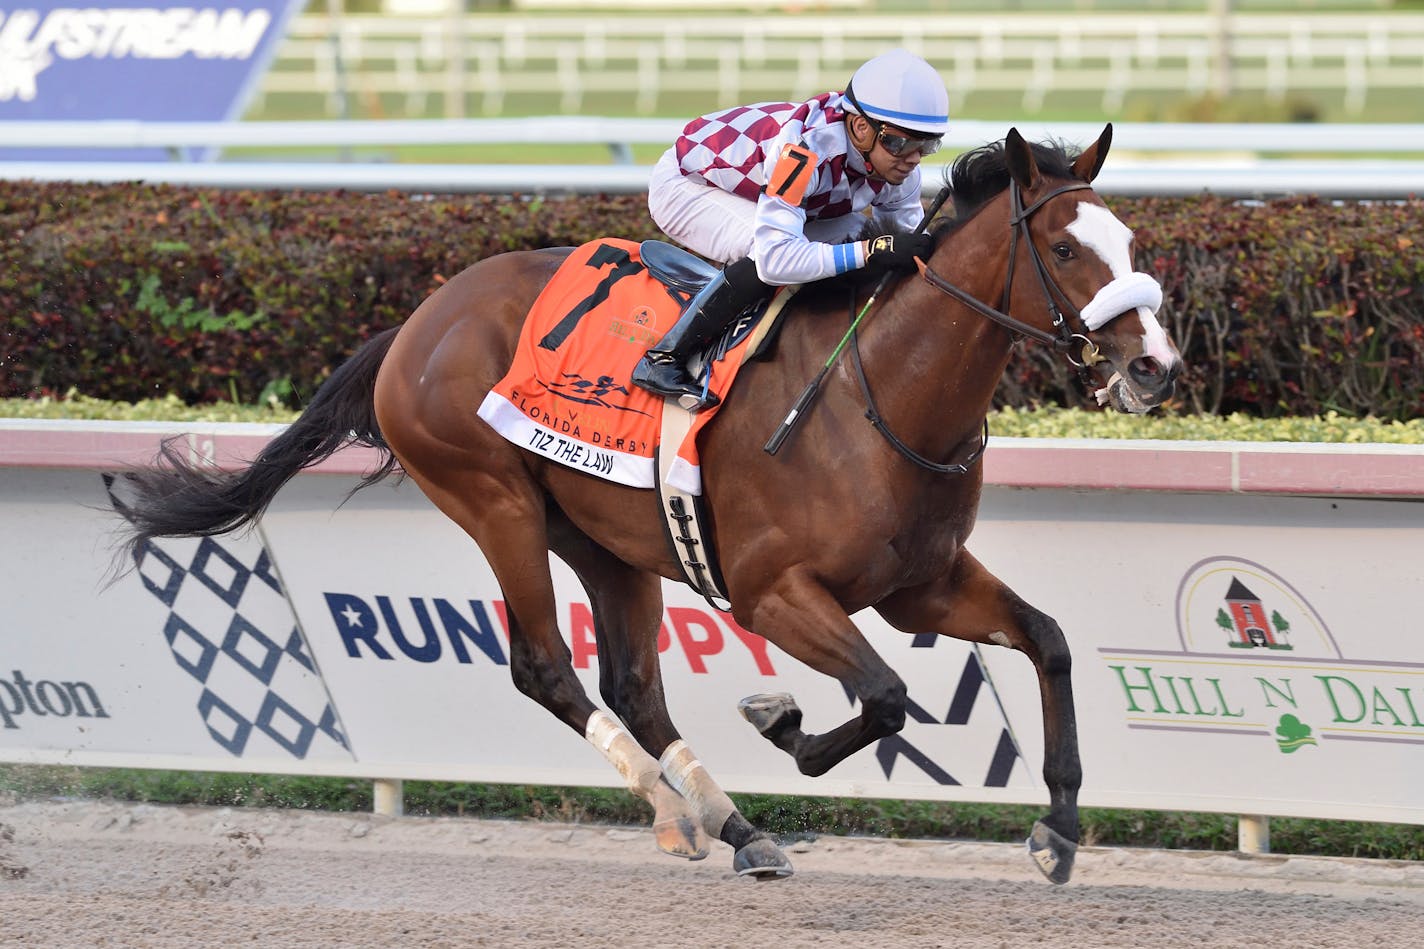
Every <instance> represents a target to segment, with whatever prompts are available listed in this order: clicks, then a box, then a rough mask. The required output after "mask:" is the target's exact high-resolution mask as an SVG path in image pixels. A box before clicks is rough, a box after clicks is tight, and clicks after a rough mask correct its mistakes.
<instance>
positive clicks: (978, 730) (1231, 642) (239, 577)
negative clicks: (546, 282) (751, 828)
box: [0, 421, 1424, 823]
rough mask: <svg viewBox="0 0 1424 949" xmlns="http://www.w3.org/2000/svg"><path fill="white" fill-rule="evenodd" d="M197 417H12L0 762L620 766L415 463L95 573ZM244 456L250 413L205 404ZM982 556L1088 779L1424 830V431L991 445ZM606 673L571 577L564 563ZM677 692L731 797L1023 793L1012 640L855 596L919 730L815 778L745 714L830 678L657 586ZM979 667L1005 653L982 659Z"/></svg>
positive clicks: (351, 474) (1029, 744)
mask: <svg viewBox="0 0 1424 949" xmlns="http://www.w3.org/2000/svg"><path fill="white" fill-rule="evenodd" d="M184 430H185V429H184V427H182V426H176V427H175V426H172V425H132V424H130V425H125V424H119V423H63V422H23V421H11V422H0V531H3V543H0V584H3V590H4V600H3V602H4V604H5V607H4V609H3V610H0V760H3V761H12V762H50V763H68V764H78V765H114V766H130V767H160V768H188V769H198V770H231V771H244V772H288V773H302V774H339V775H351V776H359V777H367V778H431V779H439V780H470V781H495V782H516V783H553V784H587V785H608V786H617V785H618V784H619V780H618V777H617V775H616V774H615V773H614V772H613V771H612V769H611V768H609V767H608V766H607V765H606V764H605V763H604V762H603V760H602V758H601V757H600V756H599V755H598V754H597V753H596V752H594V751H593V750H592V749H591V748H590V747H589V746H588V745H587V744H586V743H585V742H584V741H583V740H582V739H581V737H580V736H578V735H576V734H574V733H573V732H572V731H570V730H568V729H566V728H565V727H564V726H563V725H561V724H559V723H557V722H555V721H554V720H553V718H552V717H550V716H549V715H548V714H547V713H545V712H544V711H543V710H542V709H540V708H538V707H537V706H536V705H534V704H533V703H532V702H530V701H529V700H528V699H526V698H524V697H523V696H521V695H519V694H518V693H517V692H516V690H515V689H514V688H513V686H512V685H511V684H510V681H509V671H508V668H507V657H508V644H507V638H506V631H505V629H506V627H505V613H504V604H503V600H502V597H501V594H500V591H499V588H498V586H497V584H496V583H495V582H494V579H493V577H492V575H491V573H490V571H489V569H488V567H487V566H486V565H485V563H484V561H483V559H482V558H481V557H480V555H479V552H478V550H477V549H476V548H475V547H474V546H473V544H471V543H470V542H469V541H468V540H467V539H466V538H465V537H464V535H463V534H462V533H460V531H459V530H458V529H457V528H455V527H454V526H453V524H451V523H450V522H448V521H447V520H446V519H445V518H444V517H443V516H442V515H440V514H439V513H438V512H436V511H435V510H434V509H433V508H432V507H431V506H430V505H429V504H428V502H426V501H425V499H424V498H423V497H422V496H421V495H420V493H419V492H418V490H417V489H415V488H414V486H413V485H410V484H404V485H395V484H394V483H387V484H383V485H380V486H377V487H375V488H372V489H369V490H366V491H363V492H361V493H359V494H357V495H356V496H355V497H354V498H352V499H351V500H350V501H349V502H347V503H345V504H344V505H341V501H342V499H343V498H344V496H345V494H346V492H347V491H348V490H349V489H350V488H351V487H352V486H353V485H354V483H355V476H356V473H358V472H360V471H362V470H364V469H365V467H366V466H367V465H368V464H369V462H370V460H371V457H372V456H371V455H369V454H367V453H365V452H363V451H361V450H355V449H352V450H347V451H345V452H343V453H340V454H338V455H337V456H336V457H335V458H333V459H332V460H331V461H330V462H328V463H327V464H326V465H324V466H323V467H322V468H321V469H318V471H317V472H316V473H312V474H306V475H303V476H301V477H299V478H297V479H296V480H295V481H294V482H293V483H292V484H291V485H289V486H288V487H287V488H286V489H285V490H284V491H283V492H282V493H281V494H280V495H279V497H278V498H277V501H276V502H275V504H274V505H273V508H272V510H271V512H270V513H269V514H268V516H267V517H266V518H265V519H264V520H263V522H262V524H261V527H260V528H259V529H258V530H257V531H255V532H251V533H249V534H246V535H241V536H236V537H234V536H227V537H220V538H213V539H206V540H161V541H158V542H157V543H155V544H154V545H153V547H152V549H151V550H149V552H148V554H147V556H146V557H145V558H144V561H143V565H142V567H141V569H140V570H138V571H131V572H129V573H128V574H127V575H125V576H122V577H120V578H119V579H118V580H117V581H116V582H114V583H113V584H112V585H106V579H107V577H106V571H107V570H108V569H109V567H110V563H111V557H112V551H111V546H110V544H111V536H110V534H111V531H112V530H113V527H114V523H115V522H114V516H113V515H112V514H110V513H108V507H109V497H108V493H107V492H108V488H107V481H106V478H105V477H104V475H103V472H105V471H113V470H116V469H117V468H119V467H121V466H122V465H123V464H126V463H132V462H140V461H146V460H148V459H149V458H151V457H152V455H153V453H154V450H155V447H156V445H157V441H158V439H159V438H160V437H161V436H162V435H163V434H164V433H170V434H171V433H173V432H176V431H184ZM189 430H193V431H196V432H197V434H195V435H193V436H190V437H189V438H188V441H187V444H188V446H189V448H190V450H191V451H192V452H193V453H194V454H195V455H198V456H201V457H205V458H208V459H212V460H214V461H215V462H216V463H218V464H229V463H231V461H232V459H234V458H241V457H251V456H252V455H253V454H255V452H256V451H257V449H258V448H259V447H260V446H261V444H262V443H263V441H264V440H265V439H266V438H267V437H268V436H269V435H270V433H271V431H272V429H271V428H269V427H265V426H242V425H203V426H196V427H189ZM985 464H986V480H987V482H988V485H989V486H988V487H987V489H986V491H985V495H984V502H983V505H982V508H981V512H980V519H979V526H978V528H977V530H976V532H975V535H974V539H973V542H972V544H971V547H972V549H973V550H974V551H975V553H976V555H977V556H978V557H979V558H980V559H981V560H983V561H984V562H985V563H986V564H988V565H989V566H990V567H991V569H993V570H995V571H996V572H997V573H998V574H999V575H1000V576H1001V577H1003V578H1004V579H1005V580H1006V581H1008V582H1009V583H1010V584H1011V585H1012V586H1013V587H1014V588H1015V589H1016V590H1017V591H1018V592H1019V593H1020V594H1021V595H1023V596H1024V597H1025V598H1027V599H1028V600H1030V601H1031V602H1033V603H1035V604H1036V605H1038V606H1040V607H1042V608H1043V609H1045V610H1047V611H1048V612H1049V613H1051V614H1052V615H1054V616H1055V617H1056V618H1057V619H1058V620H1059V622H1060V623H1061V624H1062V626H1063V628H1064V629H1065V631H1066V632H1067V634H1068V638H1069V641H1070V643H1071V644H1072V646H1073V649H1074V657H1075V664H1074V683H1075V688H1076V694H1077V700H1078V721H1079V730H1080V737H1081V744H1082V754H1083V765H1084V785H1083V795H1082V800H1083V803H1084V804H1086V805H1090V806H1125V807H1141V808H1163V809H1172V810H1208V811H1222V812H1228V813H1249V814H1268V815H1297V816H1318V817H1328V818H1342V819H1346V818H1348V819H1365V820H1383V821H1400V822H1409V823H1424V804H1421V799H1420V797H1419V794H1418V788H1419V786H1420V784H1421V779H1424V755H1422V754H1421V753H1420V745H1422V744H1424V661H1421V650H1420V647H1419V641H1420V629H1419V624H1418V620H1417V614H1418V613H1419V609H1418V608H1419V607H1420V606H1421V605H1422V604H1421V599H1424V582H1421V581H1424V567H1421V565H1420V559H1419V556H1418V552H1419V549H1420V539H1421V528H1424V505H1421V504H1420V503H1419V500H1420V499H1421V498H1424V449H1421V448H1418V447H1397V446H1322V445H1248V444H1227V445H1212V444H1205V443H1170V442H1150V443H1128V442H1097V441H1056V440H1055V441H1041V440H1015V439H996V440H994V442H993V443H992V445H991V447H990V450H989V452H988V454H987V455H986V459H985ZM559 571H560V572H559V575H558V577H559V586H558V596H559V610H560V615H561V619H562V621H563V627H564V632H565V635H566V637H567V638H568V640H569V642H570V648H571V650H572V652H573V656H574V662H575V665H576V667H577V669H578V671H579V674H580V676H581V678H582V679H583V681H584V683H585V686H586V687H587V688H588V689H589V691H590V694H592V695H595V696H596V695H597V657H596V655H595V653H594V648H593V634H592V621H591V617H590V613H589V608H588V604H587V598H586V596H585V595H584V593H583V591H582V590H581V589H580V588H579V586H578V584H577V582H576V581H575V580H574V578H573V576H572V574H571V573H570V572H568V571H566V570H564V569H563V568H562V566H561V565H560V567H559ZM666 593H667V607H666V612H665V616H664V624H663V630H662V633H661V636H660V642H661V645H662V648H663V656H662V658H663V669H664V676H665V679H666V682H667V693H668V697H669V704H670V707H671V710H672V713H673V716H674V719H675V720H676V721H677V722H678V723H679V725H680V727H681V728H682V730H683V732H684V735H685V737H686V738H687V739H688V741H689V743H690V744H691V746H692V747H693V748H694V749H696V751H697V753H698V755H699V757H700V758H701V759H702V760H703V761H704V762H705V763H706V764H707V766H708V767H709V769H710V770H711V771H712V773H713V774H714V775H715V776H717V777H718V778H719V779H720V780H721V781H722V783H723V784H724V786H726V787H727V788H728V789H729V790H734V791H763V792H778V793H808V794H832V795H868V796H886V797H903V798H936V799H948V800H983V801H1002V802H1026V803H1030V802H1032V803H1036V802H1042V801H1045V800H1046V796H1047V795H1046V791H1045V790H1044V789H1043V785H1042V780H1041V778H1040V776H1039V769H1040V765H1041V759H1042V738H1041V726H1040V721H1039V702H1038V692H1037V685H1036V681H1035V678H1034V676H1033V674H1032V669H1031V666H1030V665H1029V663H1028V662H1027V660H1025V659H1024V658H1023V657H1022V656H1020V655H1018V654H1015V653H1011V652H1008V651H1006V650H1002V649H998V648H991V649H988V650H986V651H985V653H984V656H983V658H984V666H983V667H981V666H980V664H979V663H978V662H977V661H976V659H975V655H974V652H973V650H971V649H970V648H969V647H967V646H965V645H963V644H960V643H958V642H951V641H940V640H936V639H935V638H934V637H930V636H910V635H905V634H901V633H896V632H894V631H892V630H890V629H889V627H888V626H886V625H885V624H884V623H882V622H880V621H879V619H878V617H876V616H875V615H874V614H873V613H865V614H861V615H859V616H858V617H857V620H858V621H859V622H860V624H861V626H862V628H863V629H865V630H866V632H867V635H868V636H869V637H870V638H871V640H872V642H873V643H874V644H875V645H876V647H877V648H878V649H879V650H880V651H881V652H882V654H883V655H884V656H885V657H886V659H887V660H888V661H889V662H890V663H891V665H892V666H894V667H895V668H896V669H897V670H898V671H899V672H900V673H901V675H902V676H903V677H904V678H905V680H906V682H907V684H908V685H909V694H910V699H911V702H912V705H911V714H910V721H909V722H908V724H907V726H906V728H905V730H904V732H903V733H902V734H900V735H898V736H895V737H893V738H889V739H885V740H884V741H881V742H879V743H878V744H877V745H876V746H874V747H872V748H868V749H866V750H864V751H862V752H860V753H859V754H857V755H855V756H853V757H852V758H851V759H849V760H848V761H846V762H845V763H843V764H842V765H840V766H838V767H837V768H835V769H833V770H832V771H831V772H830V773H829V774H828V775H826V776H824V777H822V778H816V779H811V778H806V777H803V776H802V775H800V774H798V773H797V771H796V769H795V766H794V764H793V763H792V761H791V759H789V758H788V757H786V756H785V755H783V754H782V753H781V752H779V751H777V750H776V749H774V748H773V747H772V746H771V745H770V744H769V743H767V742H766V741H764V740H763V739H761V738H760V737H759V736H757V735H756V733H755V732H754V731H753V730H752V728H751V726H749V725H747V724H746V723H745V722H743V721H742V720H741V719H740V717H739V716H738V715H737V712H736V710H735V705H736V702H737V700H738V699H739V698H741V697H742V696H744V695H748V694H752V693H755V692H765V691H772V692H776V691H786V692H792V693H794V694H795V695H796V696H797V698H798V700H799V701H800V703H801V705H802V707H803V708H804V709H805V712H806V722H807V726H808V729H809V730H813V731H823V730H825V729H827V728H830V727H832V726H833V725H836V724H839V723H840V722H841V721H843V720H844V719H846V718H848V717H849V716H851V715H852V714H855V712H856V709H855V708H854V707H853V706H852V704H851V702H850V701H849V700H848V699H847V697H846V695H845V693H844V691H843V690H842V689H841V688H840V686H839V685H838V684H837V683H835V682H833V681H831V680H828V679H824V678H822V677H820V676H818V675H816V674H814V673H812V672H810V671H809V670H808V669H806V668H804V667H802V666H800V665H799V664H796V663H794V662H793V661H791V660H790V659H789V658H788V657H786V656H785V655H784V654H783V653H781V652H780V651H779V650H777V649H776V648H775V647H773V646H771V645H769V644H767V643H766V642H765V641H764V640H761V639H760V638H759V637H757V636H755V635H753V634H751V633H749V632H747V631H745V630H742V629H740V628H739V627H737V626H736V625H735V624H734V623H733V622H732V621H731V619H730V617H728V616H726V615H725V614H721V613H717V612H714V611H713V610H712V609H711V608H710V607H708V605H707V604H706V603H704V602H703V601H702V600H701V599H700V598H699V597H697V596H695V595H694V594H692V593H691V592H690V591H689V590H688V589H687V588H685V587H682V586H680V585H674V584H671V583H668V584H667V585H666ZM986 671H987V674H988V679H987V680H986V678H985V672H986Z"/></svg>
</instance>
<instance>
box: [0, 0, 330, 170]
mask: <svg viewBox="0 0 1424 949" xmlns="http://www.w3.org/2000/svg"><path fill="white" fill-rule="evenodd" d="M138 2H139V3H141V2H142V0H138ZM303 2H304V0H220V2H219V3H216V4H214V5H211V6H204V5H197V4H195V5H193V6H182V7H178V6H174V7H159V6H139V5H137V4H136V3H134V2H133V0H130V2H129V3H103V2H99V3H94V4H86V5H84V6H82V7H81V6H77V5H68V4H65V3H64V2H62V0H0V159H10V160H30V161H33V160H46V159H82V160H90V161H98V160H116V159H139V160H141V159H151V160H152V159H166V158H168V157H169V156H168V155H167V154H166V153H165V152H164V151H163V150H162V149H101V148H83V149H75V148H66V149H34V148H25V149H17V148H8V149H7V148H5V147H4V144H5V132H4V123H6V122H10V121H31V120H49V121H64V120H85V119H138V120H147V121H170V122H172V121H222V120H227V119H239V118H241V117H242V112H243V109H244V108H245V107H246V105H247V102H248V100H249V98H250V97H251V94H252V92H253V91H254V90H255V88H256V85H257V83H258V81H259V80H260V79H261V77H262V74H263V72H264V71H265V70H266V68H267V65H268V64H269V63H270V62H271V59H272V56H273V54H274V53H275V52H276V49H277V44H278V42H279V41H280V40H281V38H282V36H283V35H284V34H285V32H286V28H287V21H288V20H289V19H290V18H291V17H292V16H293V15H294V14H295V13H297V11H299V10H300V9H301V7H302V5H303Z"/></svg>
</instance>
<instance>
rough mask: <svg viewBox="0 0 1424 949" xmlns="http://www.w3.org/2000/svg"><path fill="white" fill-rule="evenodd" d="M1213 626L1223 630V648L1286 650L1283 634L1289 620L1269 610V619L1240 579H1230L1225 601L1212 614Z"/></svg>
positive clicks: (1288, 624)
mask: <svg viewBox="0 0 1424 949" xmlns="http://www.w3.org/2000/svg"><path fill="white" fill-rule="evenodd" d="M1216 625H1217V626H1220V627H1221V628H1222V629H1224V630H1226V645H1228V646H1230V647H1232V648H1233V649H1255V648H1257V647H1261V648H1265V649H1290V648H1291V644H1290V642H1289V641H1288V640H1287V638H1286V635H1287V634H1288V633H1289V632H1290V621H1289V620H1287V619H1286V618H1285V617H1284V616H1282V615H1281V613H1280V611H1279V610H1273V611H1272V612H1271V615H1270V617H1269V619H1268V618H1267V616H1266V607H1265V604H1263V603H1262V602H1261V598H1260V597H1258V596H1257V595H1256V594H1254V593H1252V592H1251V590H1250V589H1249V588H1248V587H1247V586H1246V584H1244V583H1242V582H1241V578H1240V577H1236V576H1233V577H1232V578H1231V586H1230V587H1229V588H1228V589H1227V591H1226V602H1225V604H1224V605H1223V606H1222V608H1221V609H1219V610H1217V611H1216Z"/></svg>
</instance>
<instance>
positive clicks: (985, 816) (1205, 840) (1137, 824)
mask: <svg viewBox="0 0 1424 949" xmlns="http://www.w3.org/2000/svg"><path fill="white" fill-rule="evenodd" d="M404 787H405V806H406V813H407V814H410V815H413V816H461V817H480V818H487V819H503V820H549V821H560V822H572V823H596V824H617V825H629V826H647V825H648V824H649V823H650V821H651V816H652V815H651V813H650V811H649V810H648V808H647V806H646V805H644V804H643V803H642V802H641V801H639V800H637V799H636V798H634V797H633V795H632V794H630V793H628V792H627V791H624V790H621V789H611V788H570V787H544V786H530V785H493V784H466V783H455V782H437V781H408V782H406V783H405V786H404ZM731 797H732V799H733V801H734V802H735V803H736V804H737V807H738V808H739V809H740V810H741V812H742V813H743V814H744V815H745V816H746V818H747V819H748V820H750V821H751V822H752V823H753V824H755V825H757V826H758V827H761V828H762V829H764V830H766V831H767V832H768V833H771V834H773V835H775V836H777V837H778V838H779V839H781V840H782V841H783V842H785V841H787V840H794V839H799V838H806V837H815V836H818V835H821V834H836V835H862V836H875V837H893V838H904V839H917V840H924V839H939V840H979V841H996V842H1003V843H1018V842H1021V841H1022V840H1023V839H1024V838H1025V837H1026V836H1027V834H1028V830H1029V828H1030V827H1031V826H1032V825H1033V822H1034V820H1036V819H1037V818H1038V817H1040V816H1041V815H1042V810H1043V809H1042V808H1040V807H1036V806H1032V805H996V804H973V803H957V804H950V803H944V802H936V801H900V800H890V799H861V798H854V799H846V798H826V797H791V796H785V795H773V794H733V795H731ZM55 798H60V799H73V798H83V799H95V800H113V801H134V802H146V803H154V804H191V805H204V806H216V807H286V808H298V809H305V810H321V811H369V810H370V809H371V806H372V788H371V784H370V782H368V781H359V780H354V779H347V778H310V777H293V776H282V775H260V774H228V773H208V772H193V771H143V770H136V769H127V768H71V767H57V766H41V765H0V801H5V800H8V801H11V802H13V801H21V800H46V799H55ZM1082 820H1083V826H1082V843H1083V845H1084V846H1105V847H1152V848H1170V849H1191V850H1217V851H1230V850H1235V849H1236V846H1237V840H1236V820H1235V818H1234V817H1232V816H1230V815H1226V814H1197V813H1178V812H1167V811H1121V810H1110V809H1104V808H1086V809H1085V810H1084V811H1083V814H1082ZM1271 848H1272V850H1273V851H1275V852H1277V853H1292V854H1312V855H1321V856H1338V857H1373V858H1385V859H1394V860H1421V859H1424V828H1420V827H1414V826H1410V825H1403V824H1375V823H1364V822H1355V821H1322V820H1307V819H1303V818H1281V817H1277V818H1272V820H1271Z"/></svg>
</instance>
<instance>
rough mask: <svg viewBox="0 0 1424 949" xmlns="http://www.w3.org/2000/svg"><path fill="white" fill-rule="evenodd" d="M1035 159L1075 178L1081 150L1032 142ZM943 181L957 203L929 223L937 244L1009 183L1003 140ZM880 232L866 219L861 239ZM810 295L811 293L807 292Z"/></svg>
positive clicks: (841, 281)
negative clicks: (950, 210) (1074, 166)
mask: <svg viewBox="0 0 1424 949" xmlns="http://www.w3.org/2000/svg"><path fill="white" fill-rule="evenodd" d="M1029 148H1030V149H1032V151H1033V158H1034V161H1036V162H1037V163H1038V170H1039V172H1040V173H1042V174H1044V175H1046V176H1047V177H1049V178H1072V177H1073V160H1074V159H1075V158H1077V157H1078V155H1079V154H1080V153H1081V149H1078V148H1076V147H1074V146H1070V145H1066V144H1064V143H1062V142H1056V141H1048V142H1030V143H1029ZM944 184H945V186H946V187H948V188H949V189H950V195H951V197H952V199H953V202H954V213H953V214H944V215H941V216H939V217H937V218H935V219H934V221H932V222H930V224H929V226H928V228H927V229H928V230H929V232H930V233H931V234H933V235H934V237H935V242H936V244H938V243H939V242H940V241H942V240H944V239H945V238H946V237H947V236H948V235H949V234H950V233H952V232H953V231H954V230H956V229H957V228H959V227H960V226H961V225H962V224H964V223H965V222H966V221H968V220H969V219H970V218H971V217H973V216H974V213H975V212H976V211H978V210H979V209H980V208H982V207H983V206H984V205H985V204H987V203H989V201H990V200H991V199H993V198H994V197H996V196H997V195H998V194H999V193H1000V192H1002V191H1003V190H1004V189H1005V188H1007V187H1008V186H1009V162H1008V159H1007V158H1005V156H1004V143H1003V142H1002V141H999V142H989V143H988V144H985V145H980V146H979V147H978V148H975V149H972V150H971V151H967V152H964V153H963V154H962V155H960V156H959V157H957V158H956V159H955V160H954V162H953V164H951V165H950V166H949V167H948V168H946V169H945V173H944ZM879 233H881V232H880V231H877V230H876V229H875V228H874V226H873V225H872V224H871V223H870V222H869V221H868V220H867V221H866V226H865V228H864V230H863V232H862V233H861V234H860V235H859V239H865V238H869V237H874V236H876V234H879ZM872 276H873V277H874V279H877V280H878V279H879V275H868V274H867V273H866V272H865V271H863V270H852V271H850V272H849V273H845V274H841V275H840V276H836V277H829V278H827V279H825V280H820V281H817V282H816V283H815V284H812V285H810V286H808V287H807V290H814V291H817V292H820V291H829V292H839V291H841V290H842V288H844V287H845V286H846V285H847V284H851V285H858V284H861V283H865V282H867V281H868V280H870V279H871V277H872ZM805 296H806V297H810V296H811V294H810V293H806V294H805Z"/></svg>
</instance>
